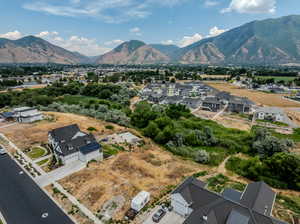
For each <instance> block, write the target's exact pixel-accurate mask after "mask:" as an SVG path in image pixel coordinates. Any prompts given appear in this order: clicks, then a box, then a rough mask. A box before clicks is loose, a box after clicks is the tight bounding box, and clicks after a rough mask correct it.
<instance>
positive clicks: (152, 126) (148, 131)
mask: <svg viewBox="0 0 300 224" xmlns="http://www.w3.org/2000/svg"><path fill="white" fill-rule="evenodd" d="M159 131H160V130H159V128H158V125H157V124H156V123H155V122H153V121H150V123H149V124H148V126H147V127H146V128H145V129H144V135H145V136H147V137H150V138H155V136H156V135H157V134H158V133H159Z"/></svg>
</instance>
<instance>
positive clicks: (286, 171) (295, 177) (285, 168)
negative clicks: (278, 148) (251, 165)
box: [265, 153, 300, 190]
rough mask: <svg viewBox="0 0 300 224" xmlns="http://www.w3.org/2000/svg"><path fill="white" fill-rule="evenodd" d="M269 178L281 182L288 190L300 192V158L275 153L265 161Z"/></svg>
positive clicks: (289, 154) (288, 154)
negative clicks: (286, 185) (285, 184)
mask: <svg viewBox="0 0 300 224" xmlns="http://www.w3.org/2000/svg"><path fill="white" fill-rule="evenodd" d="M265 166H266V167H267V169H268V172H269V176H270V177H273V178H275V179H276V177H277V179H279V180H281V181H282V182H285V183H287V184H288V185H289V187H290V188H292V189H295V190H300V158H299V156H297V155H294V154H291V153H276V154H274V155H273V156H272V157H270V158H268V159H266V160H265Z"/></svg>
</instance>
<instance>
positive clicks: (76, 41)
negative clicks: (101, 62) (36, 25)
mask: <svg viewBox="0 0 300 224" xmlns="http://www.w3.org/2000/svg"><path fill="white" fill-rule="evenodd" d="M35 36H37V37H40V38H43V39H45V40H47V41H49V42H50V43H52V44H54V45H57V46H60V47H62V48H65V49H67V50H69V51H77V52H79V53H81V54H84V55H87V56H95V55H100V54H103V53H106V52H108V51H109V50H111V48H107V47H103V46H101V45H100V44H98V43H97V41H96V40H95V39H89V38H86V37H80V36H76V35H73V36H70V37H68V38H63V37H61V36H60V35H59V33H58V32H56V31H52V32H51V31H43V32H40V33H38V34H36V35H35Z"/></svg>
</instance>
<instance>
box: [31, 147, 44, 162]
mask: <svg viewBox="0 0 300 224" xmlns="http://www.w3.org/2000/svg"><path fill="white" fill-rule="evenodd" d="M46 154H47V150H46V149H44V148H41V147H34V148H32V149H30V151H29V152H28V153H27V155H28V156H29V157H30V158H31V159H33V160H34V159H38V158H40V157H42V156H44V155H46Z"/></svg>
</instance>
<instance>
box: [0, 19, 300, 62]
mask: <svg viewBox="0 0 300 224" xmlns="http://www.w3.org/2000/svg"><path fill="white" fill-rule="evenodd" d="M0 63H60V64H80V63H95V64H162V63H181V64H208V65H218V64H268V65H270V64H290V63H300V15H290V16H284V17H280V18H271V19H265V20H255V21H252V22H249V23H246V24H244V25H241V26H239V27H236V28H233V29H231V30H228V31H226V32H224V33H222V34H220V35H218V36H215V37H209V38H205V39H202V40H200V41H198V42H196V43H193V44H191V45H189V46H186V47H183V48H180V47H178V46H176V45H163V44H146V43H145V42H143V41H140V40H130V41H126V42H124V43H122V44H120V45H119V46H117V47H115V48H114V49H113V50H111V51H110V52H108V53H106V54H103V55H100V56H95V57H87V56H85V55H82V54H80V53H78V52H71V51H68V50H66V49H64V48H61V47H59V46H55V45H53V44H51V43H49V42H47V41H45V40H43V39H41V38H38V37H35V36H27V37H23V38H20V39H18V40H9V39H5V38H0Z"/></svg>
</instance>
